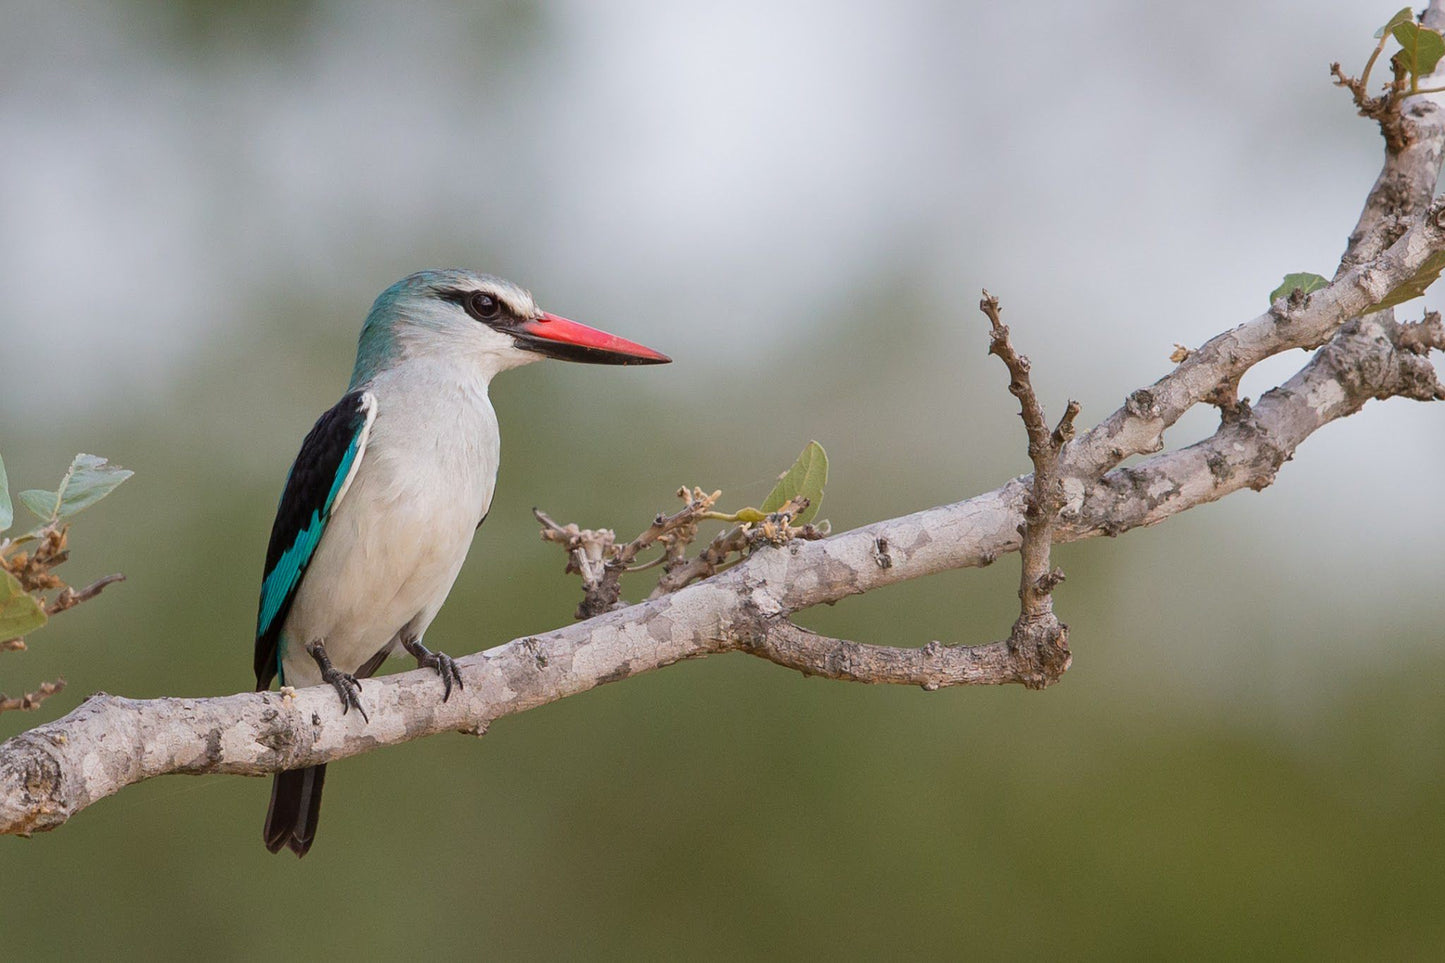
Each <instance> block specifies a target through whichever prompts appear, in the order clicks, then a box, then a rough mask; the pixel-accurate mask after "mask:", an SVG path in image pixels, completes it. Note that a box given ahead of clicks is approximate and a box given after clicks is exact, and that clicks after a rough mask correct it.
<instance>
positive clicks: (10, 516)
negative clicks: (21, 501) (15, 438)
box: [0, 458, 15, 532]
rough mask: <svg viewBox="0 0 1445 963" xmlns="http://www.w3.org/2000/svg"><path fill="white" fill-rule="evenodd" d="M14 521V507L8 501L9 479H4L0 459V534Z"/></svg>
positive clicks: (2, 462)
mask: <svg viewBox="0 0 1445 963" xmlns="http://www.w3.org/2000/svg"><path fill="white" fill-rule="evenodd" d="M13 521H15V505H14V503H13V502H11V501H10V479H8V478H6V477H5V459H3V458H0V532H3V531H5V529H7V528H9V527H10V523H11V522H13Z"/></svg>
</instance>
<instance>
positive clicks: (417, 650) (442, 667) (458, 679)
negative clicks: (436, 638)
mask: <svg viewBox="0 0 1445 963" xmlns="http://www.w3.org/2000/svg"><path fill="white" fill-rule="evenodd" d="M402 647H403V648H405V649H406V650H407V651H408V652H410V653H411V654H412V655H413V656H414V657H415V658H416V667H417V668H418V669H436V670H437V675H439V676H441V679H442V701H443V702H446V701H447V700H448V699H450V698H451V697H452V685H453V684H455V685H456V687H457V688H458V689H465V688H466V686H465V685H464V684H463V683H462V670H461V666H459V665H457V660H456V659H453V658H452V657H451V656H449V655H447V654H446V653H445V652H433V651H431V650H430V649H428V648H427V647H426V646H424V645H422V644H421V642H419V641H411V642H407V641H403V642H402Z"/></svg>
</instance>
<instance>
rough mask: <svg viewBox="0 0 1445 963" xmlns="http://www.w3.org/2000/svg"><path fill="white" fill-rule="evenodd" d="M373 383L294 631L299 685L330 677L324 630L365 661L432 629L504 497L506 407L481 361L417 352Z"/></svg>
mask: <svg viewBox="0 0 1445 963" xmlns="http://www.w3.org/2000/svg"><path fill="white" fill-rule="evenodd" d="M369 387H370V390H371V391H372V392H373V393H374V394H375V395H376V399H377V414H376V420H375V422H374V423H373V425H372V429H371V437H370V439H369V442H368V444H367V446H366V450H365V452H364V453H363V455H362V459H361V464H360V466H359V467H358V468H357V470H356V474H355V477H354V478H353V479H352V482H351V485H350V487H349V488H348V490H347V492H346V497H345V498H343V499H341V500H340V501H339V502H338V504H337V505H336V508H335V509H334V511H333V514H332V517H331V521H330V522H329V523H328V524H327V526H326V531H325V534H323V535H322V537H321V542H320V544H319V545H318V546H317V549H316V557H315V558H314V559H312V562H311V565H310V566H309V568H308V569H307V571H306V574H305V576H304V577H303V578H302V580H301V587H300V588H299V589H298V590H297V593H296V599H295V602H294V603H293V604H292V607H291V612H290V614H289V615H288V617H287V619H286V624H285V627H284V629H283V631H282V635H283V642H282V644H283V646H284V649H283V654H282V662H283V665H284V668H285V676H286V682H287V684H289V685H297V686H301V685H312V684H316V683H318V682H320V681H321V676H320V673H319V671H317V669H316V667H315V663H314V662H313V661H312V660H311V658H310V657H309V656H307V655H306V653H305V649H304V646H305V645H306V643H307V642H309V641H311V640H312V639H321V640H322V641H323V642H324V643H325V645H326V651H327V654H328V655H329V656H330V657H331V661H332V662H333V663H334V664H335V665H336V667H337V668H339V669H341V670H343V671H346V672H353V671H355V670H356V669H357V668H358V667H359V666H360V665H361V664H362V663H364V662H366V660H367V659H369V658H371V657H372V656H373V655H375V654H376V653H377V652H378V651H380V650H381V649H382V648H383V647H384V646H386V645H388V644H389V643H391V642H393V640H394V639H395V637H396V635H397V633H398V632H399V631H400V630H401V629H402V627H403V626H406V625H407V624H408V623H412V624H413V628H415V629H416V630H417V632H418V634H420V633H421V632H425V630H426V627H427V626H428V625H430V624H431V621H432V619H433V618H435V617H436V614H437V611H438V610H439V609H440V608H441V605H442V602H444V601H445V600H446V597H447V593H448V592H450V591H451V587H452V583H453V582H454V581H456V577H457V573H458V571H460V569H461V567H462V562H463V561H465V559H466V555H467V549H468V548H469V547H470V545H471V541H472V535H473V533H474V532H475V531H476V528H477V524H478V523H479V522H480V521H481V520H482V517H483V516H484V515H485V514H486V512H487V509H488V507H489V506H490V505H491V502H492V491H493V488H494V486H495V484H496V477H497V461H498V455H499V437H498V432H497V417H496V414H495V412H494V411H493V410H492V405H491V402H490V401H489V400H488V398H487V392H486V384H485V382H483V381H482V380H481V379H480V378H479V377H477V376H476V374H475V373H474V369H472V370H471V371H468V370H466V369H464V368H462V367H461V366H460V365H457V364H455V363H448V362H445V361H438V360H435V359H417V360H415V361H408V362H406V363H405V364H404V365H402V366H398V367H397V368H394V369H392V370H390V371H388V372H385V373H383V374H382V375H380V376H379V377H378V378H377V379H376V380H375V381H374V382H373V383H372V384H371V385H370V386H369Z"/></svg>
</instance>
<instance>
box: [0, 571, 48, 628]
mask: <svg viewBox="0 0 1445 963" xmlns="http://www.w3.org/2000/svg"><path fill="white" fill-rule="evenodd" d="M0 576H3V579H0V641H4V640H6V639H13V638H16V637H17V636H21V635H25V634H26V633H28V632H34V631H35V630H36V629H38V628H40V627H41V626H42V625H44V624H45V620H46V618H47V616H46V614H45V609H43V608H41V606H40V603H39V602H38V601H37V600H36V599H35V597H34V596H33V595H31V594H30V593H29V592H27V591H25V589H24V588H22V587H21V586H20V580H19V579H17V578H16V577H15V576H13V575H11V574H10V573H9V572H6V571H4V570H0Z"/></svg>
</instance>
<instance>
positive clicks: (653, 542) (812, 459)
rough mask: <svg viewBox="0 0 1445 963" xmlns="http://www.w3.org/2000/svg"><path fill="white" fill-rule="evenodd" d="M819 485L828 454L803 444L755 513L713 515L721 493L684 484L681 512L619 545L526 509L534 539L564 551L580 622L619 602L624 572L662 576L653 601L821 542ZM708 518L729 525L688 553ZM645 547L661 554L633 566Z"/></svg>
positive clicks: (600, 533) (608, 535) (609, 536)
mask: <svg viewBox="0 0 1445 963" xmlns="http://www.w3.org/2000/svg"><path fill="white" fill-rule="evenodd" d="M827 483H828V455H827V453H826V452H825V451H823V446H822V445H820V444H818V443H817V442H816V441H810V442H809V443H808V445H807V447H806V448H804V449H803V451H802V453H801V454H799V455H798V457H797V459H796V460H795V461H794V462H793V465H792V467H791V468H789V469H788V470H787V471H785V472H783V473H782V474H781V475H779V476H778V481H777V484H775V485H774V486H773V490H772V491H770V492H769V493H768V497H767V498H765V499H763V503H762V508H753V507H747V508H741V509H739V510H737V511H735V512H730V513H725V512H719V511H715V510H714V508H713V506H714V505H715V504H716V503H717V500H718V499H719V498H720V497H721V496H722V492H720V491H715V492H711V493H709V492H706V491H704V490H702V489H701V488H688V487H686V486H684V487H682V488H679V489H678V491H677V495H678V497H679V498H681V499H682V500H683V503H684V504H683V507H682V509H681V510H679V511H677V512H674V513H672V514H670V515H669V514H665V513H660V514H658V515H657V517H656V518H654V519H653V520H652V524H651V525H649V526H648V527H647V529H646V530H644V531H643V532H641V533H640V534H639V535H637V536H636V537H635V538H633V539H631V540H630V541H627V542H625V543H621V544H619V543H618V541H617V536H616V533H615V532H613V531H612V530H611V529H607V528H599V529H591V528H581V527H580V526H578V525H576V524H575V523H571V524H567V525H559V524H558V523H557V522H555V521H553V520H552V519H551V518H550V517H548V515H547V514H546V513H545V512H543V511H541V510H540V509H533V514H534V515H536V517H537V520H538V521H539V522H541V523H542V540H543V541H547V542H552V543H554V544H557V545H560V546H562V548H563V550H564V551H566V553H567V571H568V572H569V573H572V574H576V575H579V576H581V578H582V595H583V599H582V603H581V604H580V605H579V606H578V607H577V617H578V618H579V619H585V618H591V617H592V616H594V615H597V614H599V613H601V612H606V611H608V610H610V609H613V608H616V607H618V606H619V605H621V604H623V603H622V586H621V579H622V576H623V575H625V574H627V573H629V572H639V571H643V570H645V569H650V568H653V567H656V566H660V567H661V568H662V576H661V578H660V579H658V583H657V586H656V588H655V589H654V590H653V592H652V595H651V596H650V597H651V598H657V597H658V596H660V595H665V594H667V593H668V592H675V591H677V590H678V589H680V588H682V587H683V586H685V585H687V584H689V583H690V582H693V581H696V580H697V579H701V578H707V577H708V576H709V575H712V574H714V573H716V572H719V571H721V570H722V569H724V568H727V567H728V566H729V565H732V564H735V563H736V562H737V561H740V560H741V559H743V558H745V557H746V556H747V555H748V553H750V552H752V551H755V550H757V549H759V548H761V547H764V546H768V545H774V546H776V545H783V544H785V543H787V542H789V541H791V540H792V539H795V538H802V539H816V538H822V537H824V536H825V535H826V534H827V533H828V523H827V522H826V521H825V522H821V523H819V524H817V525H815V524H813V523H812V521H811V520H812V519H813V518H815V517H816V516H817V512H818V507H819V506H820V505H821V504H822V502H823V489H824V487H825V486H826V485H827ZM709 520H713V521H723V522H729V523H731V526H732V527H730V528H725V529H723V530H722V531H721V532H719V533H718V534H717V535H716V536H715V537H714V538H713V539H712V540H711V541H709V542H707V543H706V544H705V545H703V547H702V549H701V550H700V551H698V552H697V553H696V554H695V555H690V554H689V547H690V546H691V545H692V543H693V542H694V541H695V540H696V539H697V536H698V528H699V527H700V526H701V525H702V523H703V522H705V521H709ZM653 548H660V549H661V550H662V552H661V555H660V556H659V557H657V558H654V559H653V560H652V561H649V562H645V563H642V564H637V559H638V556H639V555H641V554H642V553H643V552H646V551H648V550H649V549H653Z"/></svg>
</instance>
